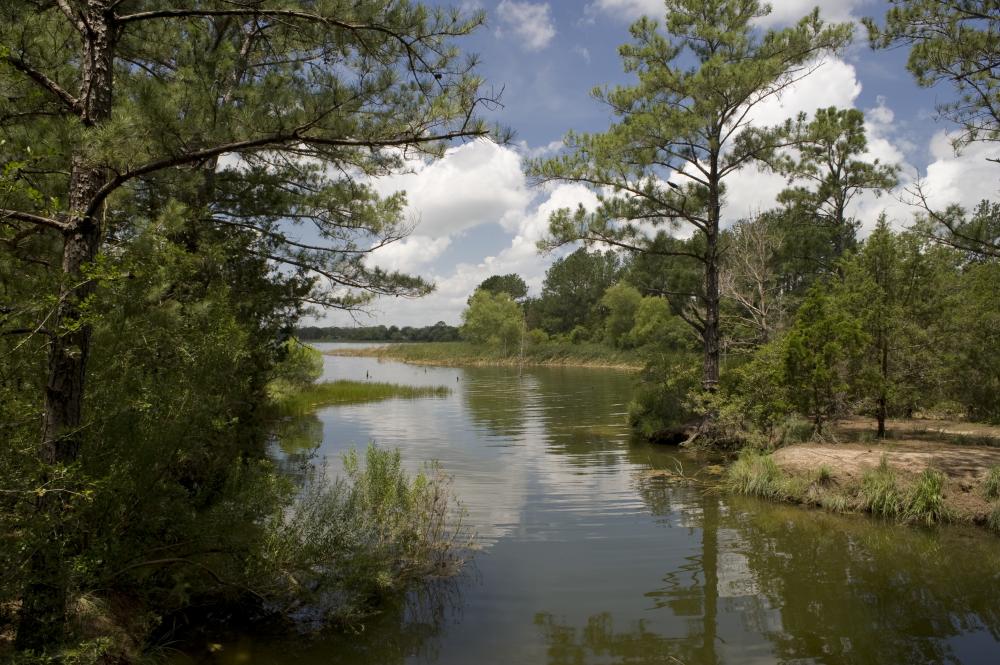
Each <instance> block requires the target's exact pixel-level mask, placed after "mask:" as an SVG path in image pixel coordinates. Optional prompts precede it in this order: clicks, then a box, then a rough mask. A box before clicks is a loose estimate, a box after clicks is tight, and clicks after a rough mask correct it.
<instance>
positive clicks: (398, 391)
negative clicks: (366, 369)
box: [269, 379, 451, 416]
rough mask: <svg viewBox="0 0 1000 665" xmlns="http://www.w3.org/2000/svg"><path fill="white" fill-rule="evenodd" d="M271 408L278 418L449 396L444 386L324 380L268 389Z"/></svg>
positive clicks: (449, 391) (281, 385)
mask: <svg viewBox="0 0 1000 665" xmlns="http://www.w3.org/2000/svg"><path fill="white" fill-rule="evenodd" d="M269 392H270V394H271V399H272V401H273V407H274V409H275V411H276V412H277V414H278V415H281V416H302V415H306V414H308V413H312V412H313V411H315V410H316V409H318V408H322V407H325V406H334V405H338V404H364V403H366V402H380V401H382V400H387V399H419V398H421V397H444V396H446V395H448V394H449V393H451V389H450V388H448V387H447V386H436V387H435V386H406V385H397V384H394V383H377V382H372V381H348V380H346V379H345V380H340V381H326V382H323V383H316V384H310V385H307V386H292V387H291V389H290V390H289V389H288V386H287V384H278V385H275V384H274V383H272V384H271V385H270V386H269Z"/></svg>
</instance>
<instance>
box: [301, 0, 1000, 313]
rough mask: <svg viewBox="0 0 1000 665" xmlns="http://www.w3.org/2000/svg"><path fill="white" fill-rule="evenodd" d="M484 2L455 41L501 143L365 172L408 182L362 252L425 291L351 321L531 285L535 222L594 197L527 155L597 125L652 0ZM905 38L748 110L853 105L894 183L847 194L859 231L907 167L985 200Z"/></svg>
mask: <svg viewBox="0 0 1000 665" xmlns="http://www.w3.org/2000/svg"><path fill="white" fill-rule="evenodd" d="M429 4H441V5H454V4H460V5H461V6H463V7H464V8H466V9H468V10H473V9H481V10H484V11H485V12H486V13H487V16H488V23H487V26H486V27H484V28H482V29H480V30H479V31H478V32H477V33H476V34H474V35H472V36H470V37H469V38H466V39H464V40H462V41H461V42H460V46H461V47H462V49H463V50H464V51H466V52H473V53H477V54H479V55H480V57H481V60H482V64H481V67H480V69H479V71H480V72H481V73H482V75H483V76H484V77H485V79H486V80H487V82H488V86H491V87H493V88H495V89H500V88H503V89H504V92H503V98H502V101H503V105H504V106H503V108H502V109H500V110H498V111H497V112H496V113H494V114H492V116H491V119H494V120H497V121H499V122H500V123H501V124H503V125H505V126H507V127H510V128H512V129H513V130H514V131H515V134H516V136H515V141H514V144H512V145H511V146H496V145H493V144H489V143H482V142H480V143H473V144H466V145H463V146H456V147H454V148H452V149H451V150H449V152H448V154H447V156H446V157H445V159H443V160H441V161H439V162H437V163H433V164H426V163H414V164H412V165H411V166H412V170H413V172H412V173H409V174H400V175H398V176H394V177H391V178H387V179H384V180H382V181H380V182H379V183H378V185H377V186H378V187H379V189H381V190H382V191H384V192H391V191H395V190H399V189H404V190H406V191H407V194H408V200H409V209H408V215H409V218H410V219H411V220H412V221H413V223H414V225H415V226H414V229H413V232H412V233H411V235H410V237H409V238H407V239H406V240H404V241H402V242H401V243H397V244H396V245H394V246H391V247H388V248H385V249H383V250H380V251H379V252H378V253H377V254H376V255H375V256H374V259H373V260H374V262H375V263H378V264H379V265H382V266H384V267H387V268H396V269H401V270H405V271H408V272H412V273H415V274H420V275H422V276H424V277H426V278H428V279H431V280H433V281H434V282H435V283H436V284H437V291H436V292H435V293H434V294H432V295H431V296H429V297H426V298H423V299H420V300H415V301H414V300H400V299H383V300H381V301H379V302H378V303H377V304H376V305H375V306H374V307H373V308H372V310H371V314H370V315H369V316H361V317H359V318H358V319H357V323H358V324H360V325H373V324H377V323H383V324H386V325H389V324H396V325H400V326H402V325H429V324H433V323H434V322H436V321H438V320H444V321H446V322H448V323H452V324H457V323H459V316H460V313H461V310H462V309H463V307H464V304H465V301H466V298H467V297H468V295H469V293H470V292H471V291H472V290H473V289H474V288H475V286H476V285H477V284H478V283H479V282H480V281H482V280H483V279H485V278H486V277H489V276H490V275H493V274H503V273H507V272H517V273H519V274H521V275H522V276H523V277H524V278H525V280H526V281H527V282H528V284H529V286H530V287H531V289H532V291H533V292H534V293H536V294H537V292H538V291H539V289H540V286H541V282H542V279H543V278H544V273H545V269H546V268H547V267H548V265H550V264H551V262H552V261H553V260H554V258H555V257H557V256H559V254H558V253H557V254H554V255H549V256H540V255H539V254H538V253H537V251H536V250H535V243H536V242H537V240H538V239H539V238H541V237H542V235H543V234H544V232H545V228H546V226H547V218H548V215H549V214H550V213H551V212H552V211H553V210H555V209H558V208H559V207H564V206H574V207H575V206H576V205H577V204H578V203H582V204H584V205H588V204H591V203H593V194H592V193H590V192H587V191H586V190H584V189H583V188H581V187H578V186H568V185H557V186H549V187H546V188H537V187H532V186H531V184H530V183H529V182H528V180H527V178H526V177H525V175H524V172H523V169H522V166H523V159H524V158H525V157H527V156H544V155H549V154H554V153H555V152H556V151H558V149H559V147H560V139H561V138H562V137H563V135H564V134H565V133H566V132H567V131H568V130H570V129H573V130H576V131H591V132H598V131H602V130H604V129H606V128H607V126H608V124H609V123H610V122H611V120H612V118H611V116H610V114H609V113H608V111H607V110H606V109H605V108H604V107H603V106H602V105H601V104H600V103H599V102H597V101H595V100H594V99H593V98H592V97H591V96H590V91H591V90H592V89H593V88H594V86H603V85H616V84H628V83H629V82H630V81H631V79H630V77H629V76H628V75H626V74H625V73H624V72H623V71H622V67H621V61H620V59H619V57H618V54H617V48H618V46H619V45H620V44H622V43H624V42H626V41H628V39H629V34H628V26H629V24H630V23H631V22H632V21H633V20H635V18H637V17H638V16H640V15H641V14H643V13H649V14H650V15H653V16H657V17H658V16H661V15H662V11H663V3H662V0H582V1H573V2H570V1H567V0H549V1H548V2H544V1H535V0H478V1H477V0H467V1H466V2H464V3H462V2H461V0H455V1H454V2H450V3H449V2H431V3H429ZM886 4H887V3H885V2H882V1H881V0H819V1H817V0H777V1H775V2H773V3H772V5H773V12H772V14H771V15H770V16H769V17H768V18H767V19H765V20H764V21H762V25H761V28H762V29H766V28H768V27H781V26H782V25H787V24H788V23H791V22H794V21H795V20H797V19H798V18H800V17H801V16H803V15H804V14H806V13H807V12H809V11H810V10H811V9H812V8H813V7H814V6H819V8H820V11H821V15H822V16H823V17H824V18H827V19H828V20H831V21H853V22H857V20H858V19H859V18H861V17H863V16H874V17H881V16H882V15H883V14H884V13H885V9H886ZM906 55H907V54H906V51H905V49H897V50H888V51H877V52H876V51H872V50H871V49H870V48H869V47H868V45H867V39H866V38H865V35H864V34H863V30H861V29H860V27H859V30H858V31H857V37H856V40H855V43H854V45H852V46H851V47H850V48H849V49H847V50H846V51H845V52H844V53H842V54H839V55H837V56H835V57H828V58H827V59H826V60H825V61H824V63H823V64H822V66H821V67H819V69H817V71H816V72H815V73H813V74H812V75H811V76H810V77H809V78H807V79H805V80H803V81H801V82H799V83H797V84H796V85H795V86H793V88H792V89H790V90H788V91H786V92H785V93H784V94H783V95H782V97H781V99H778V100H774V101H773V102H769V103H768V104H767V105H765V107H764V108H762V109H761V111H760V113H759V116H760V117H759V119H758V121H759V122H761V123H763V124H774V123H777V122H780V121H782V120H784V119H786V118H787V117H791V116H793V115H795V113H797V112H799V111H806V112H807V113H811V112H812V110H814V109H816V108H819V107H825V106H839V107H854V108H858V109H862V110H864V111H865V113H866V118H867V121H868V131H869V142H870V153H871V156H872V157H877V158H879V159H881V160H882V161H884V162H895V163H898V164H899V165H900V166H901V169H902V171H901V173H902V176H901V181H902V183H901V187H900V189H899V190H898V191H897V192H893V193H890V194H888V195H885V196H882V197H880V198H877V199H876V198H875V197H867V198H865V199H862V200H860V201H858V203H857V204H856V207H855V210H854V211H853V212H854V214H855V215H856V216H857V217H858V218H859V219H860V220H861V221H862V224H863V229H864V228H870V227H871V226H872V225H873V224H874V221H875V219H876V218H877V216H878V214H879V213H880V212H882V211H885V212H886V213H887V214H888V215H889V217H890V219H891V220H892V221H893V223H894V224H896V225H897V226H905V225H906V224H908V223H909V222H910V220H911V219H912V215H913V210H912V208H911V207H910V206H908V205H907V204H906V200H907V199H908V195H907V194H906V188H907V187H912V186H913V184H914V182H916V180H917V179H918V178H919V179H920V180H921V182H922V183H923V188H924V191H925V192H927V193H928V194H929V195H930V197H931V200H932V202H933V203H935V204H941V205H943V204H946V203H952V202H958V203H962V204H965V205H972V204H974V203H975V202H976V201H978V200H979V199H981V198H987V197H989V198H995V197H996V195H997V189H998V183H997V177H996V171H995V166H993V165H990V164H989V163H987V162H986V161H985V156H986V155H987V154H988V153H987V152H986V151H987V147H985V146H973V147H970V148H968V149H966V150H965V151H964V152H963V154H961V155H955V154H954V152H953V151H952V149H951V146H950V143H949V141H948V132H952V131H954V129H955V128H954V127H953V126H951V125H949V124H948V123H947V122H946V121H943V120H938V119H937V118H936V114H935V107H936V106H937V105H938V104H939V103H941V102H944V101H947V100H948V99H949V98H950V96H951V94H952V90H951V88H950V87H949V86H947V85H942V86H939V87H936V88H933V89H922V88H919V87H917V86H916V84H915V83H914V82H913V79H912V77H911V75H910V73H909V72H908V71H906V69H905V62H906ZM728 186H729V194H728V201H727V210H728V212H727V215H726V218H727V219H726V221H727V222H730V223H731V222H732V221H735V220H736V219H739V218H740V217H745V216H746V215H748V214H752V212H754V211H759V210H761V209H766V208H768V207H771V206H772V205H773V201H774V195H775V194H776V193H777V192H778V191H779V190H780V189H781V188H782V187H783V186H784V182H783V181H782V180H781V179H780V178H777V177H776V176H774V175H772V174H767V173H762V172H758V171H754V170H747V171H744V172H741V173H739V174H738V175H737V176H736V177H735V178H734V179H733V180H732V181H730V182H729V183H728ZM319 320H320V321H321V322H323V323H327V324H334V325H346V324H350V323H351V319H350V317H347V316H345V315H344V314H342V313H330V314H328V315H325V316H323V317H321V318H320V319H319Z"/></svg>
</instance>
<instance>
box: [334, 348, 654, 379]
mask: <svg viewBox="0 0 1000 665" xmlns="http://www.w3.org/2000/svg"><path fill="white" fill-rule="evenodd" d="M439 344H450V343H449V342H427V343H425V342H401V343H395V344H392V343H390V344H387V345H385V346H363V347H361V348H357V349H346V348H342V349H329V350H326V351H323V352H322V353H323V355H327V356H342V357H354V358H358V357H361V358H377V359H379V360H395V361H399V362H404V363H408V364H410V365H421V366H429V367H519V366H523V367H580V368H589V369H610V370H617V371H625V372H639V371H641V370H642V368H643V365H642V364H641V363H639V362H638V361H636V362H625V361H614V360H606V359H600V358H593V359H591V358H581V357H575V356H573V355H572V354H566V355H556V356H552V357H541V358H540V357H537V356H534V355H531V354H526V355H525V357H524V358H523V359H522V358H520V357H518V356H501V355H497V356H489V355H483V354H479V355H468V354H462V353H459V354H457V355H456V354H453V353H452V354H441V355H438V354H436V353H430V354H427V355H422V354H421V353H420V352H425V353H426V352H427V351H429V350H432V351H437V350H438V349H436V348H435V347H436V346H437V345H439ZM414 350H416V351H417V352H416V353H414Z"/></svg>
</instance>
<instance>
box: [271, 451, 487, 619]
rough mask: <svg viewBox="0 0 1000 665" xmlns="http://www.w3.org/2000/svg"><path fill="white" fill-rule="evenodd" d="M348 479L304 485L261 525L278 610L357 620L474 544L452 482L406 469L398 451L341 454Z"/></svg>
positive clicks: (457, 563) (450, 569)
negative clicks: (289, 503)
mask: <svg viewBox="0 0 1000 665" xmlns="http://www.w3.org/2000/svg"><path fill="white" fill-rule="evenodd" d="M344 471H345V477H343V478H339V479H337V480H335V481H327V482H323V481H317V482H314V483H312V484H311V486H310V487H309V488H308V489H307V490H306V492H305V493H304V494H303V495H301V496H300V497H299V498H298V499H297V500H296V502H295V503H294V505H292V506H291V507H290V508H289V509H288V510H287V511H286V512H285V514H283V515H281V516H277V517H276V518H275V519H274V520H273V521H272V522H271V524H269V526H268V534H269V535H268V542H267V547H266V552H267V554H266V556H265V557H264V561H263V568H264V570H263V571H262V572H264V573H265V576H266V577H268V578H270V579H272V580H274V587H273V590H272V593H271V594H270V596H271V598H272V599H274V602H275V603H276V604H277V607H278V608H280V611H281V613H283V614H285V615H286V616H289V617H292V618H294V619H297V620H299V621H303V620H304V621H307V622H310V623H316V624H324V623H328V622H330V621H340V622H343V621H357V620H358V619H359V618H361V617H363V616H364V615H365V614H367V613H370V612H371V611H373V610H374V609H376V608H377V607H378V605H379V604H380V603H381V602H382V601H384V600H385V599H387V598H389V597H393V596H398V595H399V594H401V593H403V592H405V591H408V590H410V589H412V588H414V587H417V586H420V585H422V584H425V583H427V582H428V581H430V580H432V579H437V578H441V577H445V576H449V575H452V574H454V573H456V572H457V571H458V570H459V569H460V568H461V566H462V564H463V563H464V561H465V556H466V554H467V553H468V551H469V549H470V547H471V542H472V540H471V535H470V534H469V532H468V531H467V530H466V529H465V528H464V527H463V526H462V521H461V507H460V506H459V505H458V504H457V502H456V500H455V499H454V497H453V495H452V493H451V491H450V485H449V479H448V477H446V476H445V475H443V474H442V473H441V472H440V470H439V469H438V468H437V467H436V466H430V467H427V468H425V469H424V470H423V471H421V472H420V473H417V474H414V475H411V474H408V473H407V472H406V471H405V470H404V469H403V467H402V462H401V458H400V453H399V451H398V450H391V451H390V450H382V449H379V448H376V447H375V446H374V445H369V447H368V449H367V451H366V453H365V455H364V460H363V462H362V460H361V458H360V456H359V455H358V454H357V453H356V452H354V451H351V452H349V453H347V454H346V455H345V457H344Z"/></svg>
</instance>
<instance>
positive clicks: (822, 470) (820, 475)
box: [816, 464, 833, 485]
mask: <svg viewBox="0 0 1000 665" xmlns="http://www.w3.org/2000/svg"><path fill="white" fill-rule="evenodd" d="M832 480H833V471H832V470H831V469H830V467H828V466H827V465H826V464H823V465H820V467H819V468H818V469H816V482H817V483H818V484H820V485H827V484H829V483H830V482H831V481H832Z"/></svg>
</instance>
